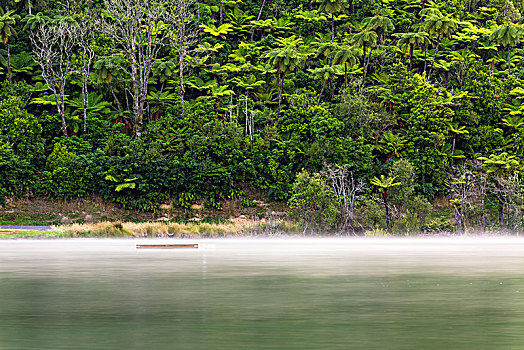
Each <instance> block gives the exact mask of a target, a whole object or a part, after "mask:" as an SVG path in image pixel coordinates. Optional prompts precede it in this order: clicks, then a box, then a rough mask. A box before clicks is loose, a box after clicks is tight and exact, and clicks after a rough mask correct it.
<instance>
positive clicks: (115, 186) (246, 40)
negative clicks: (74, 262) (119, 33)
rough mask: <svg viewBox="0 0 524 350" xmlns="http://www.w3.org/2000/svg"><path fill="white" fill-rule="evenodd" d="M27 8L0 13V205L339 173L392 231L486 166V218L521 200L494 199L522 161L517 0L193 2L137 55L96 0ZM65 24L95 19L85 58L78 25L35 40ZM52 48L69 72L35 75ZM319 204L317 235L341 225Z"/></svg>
mask: <svg viewBox="0 0 524 350" xmlns="http://www.w3.org/2000/svg"><path fill="white" fill-rule="evenodd" d="M15 3H16V2H15ZM31 3H32V6H33V8H32V14H29V13H27V10H28V9H24V8H23V6H10V11H4V8H5V6H3V7H2V10H1V14H0V42H1V43H0V78H1V79H5V80H6V81H5V82H0V145H1V151H0V153H1V159H2V160H1V164H2V165H1V166H2V167H3V168H2V169H1V172H0V177H1V179H2V180H1V181H2V182H1V184H0V197H2V196H5V195H16V196H22V195H42V194H48V195H50V196H53V197H57V198H73V197H82V196H87V195H90V194H98V195H101V196H103V197H105V198H107V199H110V200H113V201H114V202H116V203H119V204H120V205H121V206H122V207H124V208H130V209H137V210H147V211H155V210H157V208H158V207H159V205H161V204H163V203H170V204H172V203H174V204H175V205H178V206H180V207H181V208H183V209H184V210H186V212H187V215H190V214H191V211H190V208H191V205H193V204H196V203H198V204H199V205H204V206H205V207H208V208H213V209H214V210H217V211H218V210H221V208H222V203H223V202H224V201H225V200H228V199H230V198H231V197H232V196H233V197H234V198H236V199H238V200H239V201H240V202H241V204H242V205H243V206H245V207H249V206H251V205H252V204H253V203H252V201H251V198H249V199H248V198H247V197H246V196H245V195H237V194H238V193H241V192H242V191H245V192H246V193H257V194H258V195H260V196H262V197H269V198H270V199H272V200H277V201H282V202H284V201H287V200H288V199H289V198H290V196H293V193H294V192H293V190H292V189H293V184H294V183H296V181H298V179H299V178H297V175H298V174H301V175H300V179H301V181H302V180H303V182H304V186H306V185H307V184H306V182H308V181H309V182H308V183H309V185H307V186H306V188H309V187H311V186H313V187H314V186H317V185H318V184H319V183H318V182H319V181H321V179H320V178H317V177H315V176H316V175H309V178H307V176H306V175H305V174H303V173H302V169H308V171H310V172H311V173H313V174H314V173H316V172H319V171H321V170H322V169H324V168H325V167H326V166H328V165H333V166H337V165H347V166H348V167H350V168H351V169H352V174H353V175H354V176H355V179H357V180H358V181H360V183H363V184H366V185H368V187H367V189H366V190H365V191H364V193H362V197H361V198H359V200H358V201H357V202H358V205H357V206H356V207H355V208H354V210H355V212H354V213H352V215H353V214H354V215H355V220H354V221H355V222H359V223H360V224H361V225H362V227H361V229H362V230H366V229H377V230H384V229H386V228H387V227H388V226H390V225H389V223H390V222H389V221H390V219H391V226H390V228H391V230H392V232H395V233H399V234H402V233H406V232H409V233H411V232H415V231H416V230H418V229H420V228H421V227H423V226H424V225H429V226H428V227H430V226H431V225H430V224H428V223H427V222H428V220H429V219H428V214H427V212H428V205H429V204H428V201H427V200H426V199H429V200H433V199H434V198H446V197H448V196H449V192H448V191H449V189H450V187H449V183H448V180H449V177H448V173H449V172H450V171H451V169H452V168H453V167H455V166H457V165H459V164H462V163H470V162H472V161H477V160H479V159H480V160H481V161H482V162H483V167H480V165H479V169H478V172H479V173H482V174H486V176H487V178H489V181H488V183H489V185H490V186H492V187H493V188H495V189H496V192H497V193H492V194H489V195H487V196H486V204H485V205H484V204H482V205H483V206H484V207H483V208H482V210H484V209H485V210H484V212H483V213H484V214H485V216H486V218H487V220H488V221H490V220H491V222H494V221H496V220H494V219H493V217H496V216H501V214H500V212H496V211H500V210H502V212H503V213H502V214H508V210H509V209H508V208H509V207H510V206H511V208H517V209H518V205H520V204H518V203H510V204H511V205H510V204H508V203H506V202H507V201H506V202H504V198H505V197H504V198H503V196H502V195H501V194H500V192H501V191H502V189H503V188H506V187H504V186H505V185H504V184H505V182H504V181H509V178H510V177H511V178H512V177H514V176H516V175H515V174H518V172H519V171H520V168H521V165H522V164H523V157H524V136H523V135H524V133H523V132H522V131H523V128H524V119H523V118H524V107H523V102H524V79H523V78H524V59H523V47H524V46H523V44H522V42H521V39H522V34H523V31H522V25H521V24H519V23H520V21H521V19H522V18H521V14H522V11H524V7H523V4H524V3H523V2H522V1H520V0H519V1H509V0H490V1H483V2H478V1H468V2H464V1H461V0H446V1H440V2H435V1H407V0H399V1H395V2H393V1H379V0H367V1H360V0H359V1H346V0H316V1H313V2H309V3H308V2H305V1H291V2H289V1H288V2H286V1H281V0H278V1H272V2H271V1H269V2H268V1H262V2H255V1H253V0H244V1H242V2H241V1H233V2H232V1H226V2H222V3H221V2H220V1H214V2H209V3H205V2H202V1H199V2H198V3H192V4H191V6H190V13H189V15H188V18H178V20H177V22H176V23H174V22H172V21H171V20H172V19H173V18H174V17H172V18H170V17H169V16H167V15H166V16H164V17H163V18H164V20H163V22H162V23H157V24H158V26H157V27H155V29H154V30H155V34H159V36H158V37H156V39H158V40H160V39H166V43H167V39H172V40H171V44H170V45H156V44H155V45H153V46H152V47H151V49H152V51H148V50H147V49H145V48H146V46H144V44H145V39H144V37H143V35H144V34H147V31H146V30H145V29H146V27H143V28H141V29H140V28H139V29H137V31H136V32H135V33H136V36H135V37H134V38H131V39H130V40H129V41H128V42H130V43H134V44H135V45H137V50H136V51H133V50H134V49H131V51H133V52H129V50H128V51H126V49H124V46H125V45H124V46H122V45H121V44H122V42H121V43H117V41H115V40H114V39H115V38H112V37H109V36H108V34H107V32H106V33H105V34H103V33H102V32H101V30H100V27H99V26H96V25H95V26H92V25H93V23H90V21H91V17H90V15H89V16H87V14H94V13H99V12H104V13H106V14H107V11H106V10H107V9H106V8H105V6H106V4H105V3H104V2H103V1H102V2H100V1H95V2H85V3H78V4H76V5H75V6H74V7H73V8H65V7H64V6H65V3H64V4H58V3H56V4H55V3H54V2H53V3H52V4H51V5H49V4H47V3H46V4H44V3H42V2H34V1H32V2H31ZM10 5H13V4H10ZM13 9H14V10H13ZM170 10H171V9H170V8H168V7H164V8H163V9H162V11H170ZM197 10H198V11H197ZM73 12H74V15H73V16H66V15H65V14H66V13H73ZM182 12H183V11H182ZM180 13H181V12H180V11H178V12H177V13H172V15H179V14H180ZM84 14H85V16H84ZM164 14H167V13H164ZM175 17H176V16H175ZM73 22H74V23H76V24H78V25H75V26H73V27H72V28H71V29H73V30H75V31H76V30H77V29H79V28H80V27H81V25H82V24H86V23H87V24H89V23H90V24H91V27H89V30H90V34H91V33H92V34H93V38H92V39H93V40H92V41H91V42H90V45H89V46H88V48H89V49H92V50H93V51H92V53H91V54H92V55H93V57H92V60H91V61H90V63H89V62H83V60H82V58H85V57H86V56H84V55H83V53H84V52H85V53H87V51H89V50H87V51H84V49H82V45H81V44H82V43H81V40H79V39H83V38H84V36H83V35H76V36H74V37H75V40H74V42H72V43H71V45H72V46H70V47H67V49H66V50H65V51H64V50H62V51H61V50H60V49H59V45H60V44H61V43H63V42H65V41H63V40H56V42H54V41H53V40H47V41H46V43H49V44H50V45H51V44H52V46H53V45H54V46H53V47H51V49H53V50H51V51H50V52H48V54H49V56H47V58H45V59H40V60H39V61H40V63H42V65H43V66H44V67H42V66H41V65H40V64H38V63H37V62H36V59H37V58H38V57H37V51H38V50H37V47H36V46H35V44H36V43H32V42H31V37H32V38H35V36H37V35H39V34H41V33H42V29H43V28H47V27H49V25H51V24H53V25H60V24H62V25H63V24H64V23H73ZM131 22H132V21H130V22H129V23H127V24H132V23H131ZM181 24H184V26H181ZM151 28H152V27H151ZM157 30H158V32H156V31H157ZM181 34H182V36H183V37H184V38H186V39H187V41H184V42H181V41H180V40H178V39H179V37H178V35H181ZM13 38H16V40H13ZM57 39H59V38H57ZM62 49H64V48H62ZM33 50H34V52H32V51H33ZM59 52H62V53H64V52H67V53H73V55H72V56H71V61H68V60H67V58H66V56H63V57H62V58H63V59H62V60H61V64H62V67H65V66H67V67H69V68H71V69H70V71H69V72H68V73H67V74H66V76H63V77H62V78H64V77H66V78H67V79H65V80H63V79H60V74H59V72H58V71H55V72H54V73H57V74H54V73H52V72H50V71H48V70H46V69H45V63H46V62H48V61H53V60H54V58H56V57H58V56H56V55H60V53H59ZM149 53H154V54H153V55H152V56H150V57H147V56H148V55H149ZM142 55H145V56H142ZM153 56H154V57H153ZM134 60H138V61H139V62H138V65H133V62H134ZM148 62H150V63H151V67H149V68H150V70H149V68H148V65H149V63H148ZM84 63H85V64H84ZM60 66H61V65H60V64H56V65H53V67H54V68H53V69H59V68H60ZM138 67H142V68H145V70H141V71H136V69H139V68H138ZM139 70H140V69H139ZM88 71H89V72H88ZM9 72H11V74H10V73H9ZM48 83H49V85H48ZM53 90H54V91H53ZM137 90H140V93H137ZM86 91H87V92H89V98H88V101H87V106H84V103H85V101H84V98H83V97H84V93H85V92H86ZM55 93H56V94H57V95H58V96H60V95H63V97H64V99H65V105H66V108H65V111H63V112H64V113H62V112H59V113H57V106H56V101H55V97H54V96H55ZM142 105H143V106H144V107H143V109H142V108H141V107H140V106H142ZM84 108H86V109H87V116H86V120H84ZM139 110H141V112H140V113H139ZM62 114H63V116H64V122H65V123H66V124H67V128H66V129H67V132H68V136H70V137H68V138H64V137H62V135H63V134H64V133H63V131H62V119H61V116H62ZM142 122H143V123H142ZM142 124H143V125H142ZM84 125H86V126H87V128H86V130H84V128H83V126H84ZM138 128H140V130H141V132H140V133H136V130H137V129H138ZM46 160H47V161H46ZM479 164H480V163H479ZM381 174H388V176H384V177H380V175H381ZM519 176H520V175H519ZM388 179H389V180H391V181H390V182H389V185H391V186H389V185H388V181H389V180H388ZM393 179H394V180H393ZM306 180H307V181H306ZM397 183H400V185H397ZM315 184H316V185H315ZM370 184H371V186H369V185H370ZM310 185H311V186H310ZM393 185H395V186H393ZM308 186H309V187H308ZM479 186H480V185H479V184H478V183H475V186H473V187H474V188H475V190H476V191H478V187H479ZM313 187H311V188H313ZM377 187H378V188H377ZM488 192H489V191H488ZM242 193H244V192H242ZM232 194H235V195H232ZM295 194H296V193H295ZM377 194H378V195H380V196H381V197H382V198H381V199H380V200H379V198H378V197H377ZM375 197H376V198H375ZM473 197H474V196H472V198H473ZM506 197H508V196H506ZM517 197H518V196H517ZM326 198H329V195H328V196H327V197H326ZM508 198H509V197H508ZM511 198H513V197H511ZM448 199H449V198H448ZM388 200H389V203H388ZM290 203H291V202H290ZM297 203H298V202H297ZM326 203H327V202H326ZM444 203H446V205H448V204H449V201H448V200H446V201H444ZM335 204H339V203H335ZM308 205H312V204H311V203H309V204H308ZM325 205H326V206H325V207H324V208H323V209H322V210H320V209H319V210H320V212H322V211H325V212H326V213H328V214H325V216H326V217H329V219H326V217H324V214H318V215H319V216H318V218H319V219H318V220H320V222H321V224H322V225H323V226H326V227H327V226H330V225H334V224H335V223H336V221H337V220H338V218H335V219H333V218H332V217H331V216H330V215H331V214H329V213H330V211H329V210H330V209H329V208H328V206H327V204H325ZM448 206H449V205H448ZM471 206H473V207H474V208H472V209H471V210H470V212H471V213H476V214H475V215H477V216H479V215H480V214H478V213H479V212H481V211H482V210H481V209H480V206H481V204H479V202H478V201H476V202H475V201H473V202H472V203H471ZM450 208H452V207H451V206H449V207H448V208H447V209H448V212H449V213H448V214H450V213H451V212H452V210H451V209H450ZM295 209H296V208H295ZM389 209H391V215H389V214H390V213H389V212H388V210H389ZM297 210H298V209H297ZM512 210H513V209H512ZM517 211H518V210H516V211H515V212H517ZM315 215H316V214H315ZM446 215H447V214H446ZM450 215H451V214H450ZM471 215H473V214H471ZM512 215H513V214H512ZM515 215H516V214H515ZM506 217H507V216H506ZM301 220H304V217H302V219H301ZM446 220H447V218H445V219H443V221H442V222H443V223H444V222H445V221H446ZM511 220H512V221H516V220H518V218H517V217H514V218H511ZM352 221H353V219H352ZM308 225H314V224H313V220H311V222H309V223H308ZM437 226H438V225H437ZM441 226H442V228H443V229H445V225H444V224H442V225H441ZM377 232H378V231H377Z"/></svg>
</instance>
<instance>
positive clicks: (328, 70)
mask: <svg viewBox="0 0 524 350" xmlns="http://www.w3.org/2000/svg"><path fill="white" fill-rule="evenodd" d="M310 72H311V73H312V74H313V76H314V77H315V79H320V80H321V81H322V89H321V90H320V93H319V94H318V100H319V101H320V98H321V97H322V93H323V92H324V89H325V88H326V83H327V82H328V81H332V80H333V79H334V78H335V77H336V76H337V75H342V68H341V66H339V65H335V66H333V65H325V66H323V67H320V68H315V69H310ZM332 85H333V84H332V83H331V86H332ZM334 92H335V89H334V88H333V94H334ZM333 94H332V96H331V99H333Z"/></svg>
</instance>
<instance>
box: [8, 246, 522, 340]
mask: <svg viewBox="0 0 524 350" xmlns="http://www.w3.org/2000/svg"><path fill="white" fill-rule="evenodd" d="M146 242H147V243H151V242H154V243H161V242H169V243H175V242H176V243H180V242H183V243H193V242H196V243H200V244H201V248H200V249H198V250H190V249H188V250H137V249H136V248H135V245H136V244H140V243H146ZM523 344H524V239H518V238H419V239H342V238H340V239H325V238H322V239H321V238H318V239H315V238H312V239H222V240H184V241H182V240H169V241H146V240H78V239H77V240H35V241H25V240H15V241H0V349H2V350H11V349H13V350H14V349H24V350H28V349H38V350H47V349H49V350H51V349H52V350H57V349H75V350H80V349H522V348H523V347H524V345H523Z"/></svg>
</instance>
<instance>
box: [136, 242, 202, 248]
mask: <svg viewBox="0 0 524 350" xmlns="http://www.w3.org/2000/svg"><path fill="white" fill-rule="evenodd" d="M136 249H198V244H197V243H194V244H137V245H136Z"/></svg>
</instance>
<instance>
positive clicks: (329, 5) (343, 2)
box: [316, 0, 349, 44]
mask: <svg viewBox="0 0 524 350" xmlns="http://www.w3.org/2000/svg"><path fill="white" fill-rule="evenodd" d="M316 2H318V3H320V6H319V11H321V12H325V13H329V14H330V15H331V43H332V44H333V43H334V42H335V13H336V12H342V11H344V10H345V9H346V7H348V6H349V5H348V1H347V0H316Z"/></svg>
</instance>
